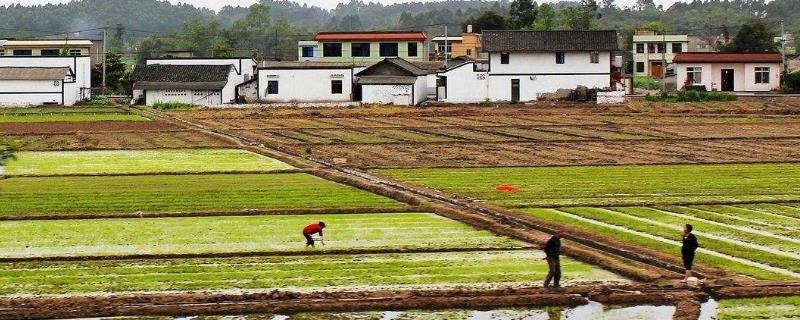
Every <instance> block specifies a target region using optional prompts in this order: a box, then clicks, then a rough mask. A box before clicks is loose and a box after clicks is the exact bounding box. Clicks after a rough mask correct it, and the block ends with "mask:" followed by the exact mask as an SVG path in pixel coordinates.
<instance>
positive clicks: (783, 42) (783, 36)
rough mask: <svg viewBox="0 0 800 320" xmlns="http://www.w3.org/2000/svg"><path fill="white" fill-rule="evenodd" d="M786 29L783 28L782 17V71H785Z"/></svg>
mask: <svg viewBox="0 0 800 320" xmlns="http://www.w3.org/2000/svg"><path fill="white" fill-rule="evenodd" d="M785 37H786V31H784V30H783V19H781V64H782V65H783V72H784V73H786V38H785Z"/></svg>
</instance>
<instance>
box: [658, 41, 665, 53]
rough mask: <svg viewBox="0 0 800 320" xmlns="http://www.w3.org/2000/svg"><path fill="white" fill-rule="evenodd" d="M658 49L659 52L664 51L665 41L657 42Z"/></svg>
mask: <svg viewBox="0 0 800 320" xmlns="http://www.w3.org/2000/svg"><path fill="white" fill-rule="evenodd" d="M656 51H657V52H658V53H664V44H663V43H659V44H656Z"/></svg>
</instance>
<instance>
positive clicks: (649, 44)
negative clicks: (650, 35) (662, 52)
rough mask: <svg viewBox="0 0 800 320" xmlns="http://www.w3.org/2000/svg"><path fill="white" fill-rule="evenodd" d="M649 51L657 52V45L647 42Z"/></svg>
mask: <svg viewBox="0 0 800 320" xmlns="http://www.w3.org/2000/svg"><path fill="white" fill-rule="evenodd" d="M647 52H648V53H656V46H655V45H654V44H652V43H648V44H647Z"/></svg>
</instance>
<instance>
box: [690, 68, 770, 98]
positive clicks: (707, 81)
mask: <svg viewBox="0 0 800 320" xmlns="http://www.w3.org/2000/svg"><path fill="white" fill-rule="evenodd" d="M756 67H768V68H769V83H756V71H755V69H756ZM687 68H701V70H700V71H701V76H700V77H701V79H700V81H699V82H698V81H695V84H698V85H704V86H705V87H706V89H707V90H709V91H719V90H722V70H723V69H733V91H772V90H777V89H778V88H780V72H781V64H780V63H677V64H676V67H675V72H676V73H677V83H678V88H683V86H684V84H685V83H686V79H687V78H688V74H687Z"/></svg>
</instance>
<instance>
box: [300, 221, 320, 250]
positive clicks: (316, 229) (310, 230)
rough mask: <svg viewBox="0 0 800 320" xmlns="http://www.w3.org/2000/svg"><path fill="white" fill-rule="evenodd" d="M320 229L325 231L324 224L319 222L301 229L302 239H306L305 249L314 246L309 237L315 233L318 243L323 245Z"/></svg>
mask: <svg viewBox="0 0 800 320" xmlns="http://www.w3.org/2000/svg"><path fill="white" fill-rule="evenodd" d="M322 229H325V222H322V221H320V222H319V223H312V224H309V225H307V226H306V227H305V228H303V237H305V238H306V247H308V246H311V247H313V246H314V238H312V237H311V236H312V235H313V234H315V233H319V241H320V243H322V245H323V246H324V245H325V240H323V238H322Z"/></svg>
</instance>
